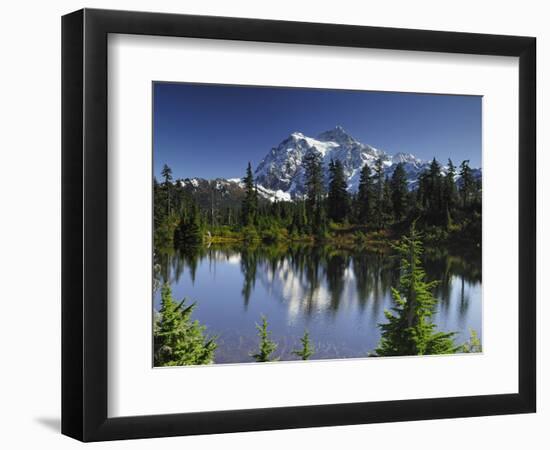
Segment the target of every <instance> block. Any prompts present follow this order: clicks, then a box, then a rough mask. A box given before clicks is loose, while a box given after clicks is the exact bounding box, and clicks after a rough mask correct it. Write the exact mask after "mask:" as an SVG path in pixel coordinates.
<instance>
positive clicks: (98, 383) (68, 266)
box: [62, 9, 536, 441]
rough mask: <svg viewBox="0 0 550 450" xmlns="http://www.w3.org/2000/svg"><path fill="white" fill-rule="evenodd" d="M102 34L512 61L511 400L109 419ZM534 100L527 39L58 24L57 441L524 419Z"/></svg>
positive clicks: (119, 22)
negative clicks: (515, 287)
mask: <svg viewBox="0 0 550 450" xmlns="http://www.w3.org/2000/svg"><path fill="white" fill-rule="evenodd" d="M109 33H123V34H137V35H152V36H181V37H192V38H209V39H224V40H239V41H259V42H280V43H290V44H310V45H326V46H342V47H368V48H378V49H393V50H414V51H429V52H447V53H464V54H478V55H503V56H516V57H519V80H518V82H519V104H518V108H519V142H518V152H519V168H518V170H519V249H518V250H519V261H518V263H519V291H518V293H517V295H518V304H519V321H518V329H519V386H518V393H511V394H500V395H480V396H469V397H452V398H430V399H419V400H401V401H378V402H367V403H347V404H337V405H312V406H300V407H293V406H289V407H278V408H265V409H248V410H234V411H212V412H200V413H182V414H167V415H146V416H134V417H117V418H109V417H108V416H107V395H108V383H107V314H108V313H107V265H108V262H107V192H108V186H107V96H108V92H107V36H108V34H109ZM535 91H536V39H535V38H533V37H518V36H502V35H498V36H497V35H488V34H471V33H457V32H439V31H422V30H409V29H395V28H377V27H363V26H348V25H333V24H320V23H300V22H285V21H271V20H256V19H242V18H226V17H207V16H190V15H175V14H157V13H144V12H128V11H108V10H95V9H83V10H80V11H76V12H74V13H71V14H68V15H66V16H63V18H62V433H63V434H66V435H68V436H71V437H73V438H76V439H79V440H82V441H102V440H113V439H131V438H148V437H160V436H177V435H191V434H211V433H227V432H238V431H254V430H273V429H282V428H299V427H320V426H329V425H349V424H361V423H376V422H397V421H406V420H424V419H437V418H453V417H467V416H484V415H497V414H515V413H530V412H535V408H536V339H535V337H536V310H535V306H536V271H535V264H536V247H535V246H536V154H535V147H536V104H535V100H536V98H535ZM510 295H513V294H512V293H510Z"/></svg>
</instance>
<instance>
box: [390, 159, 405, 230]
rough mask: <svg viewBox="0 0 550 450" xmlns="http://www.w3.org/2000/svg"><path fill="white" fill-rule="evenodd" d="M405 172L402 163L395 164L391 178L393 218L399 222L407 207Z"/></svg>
mask: <svg viewBox="0 0 550 450" xmlns="http://www.w3.org/2000/svg"><path fill="white" fill-rule="evenodd" d="M407 194H408V189H407V174H406V173H405V168H404V165H403V163H399V164H397V166H396V167H395V170H394V171H393V174H392V178H391V202H392V207H393V218H394V220H395V221H396V222H400V221H401V220H402V219H403V217H405V214H406V212H407V211H406V208H407Z"/></svg>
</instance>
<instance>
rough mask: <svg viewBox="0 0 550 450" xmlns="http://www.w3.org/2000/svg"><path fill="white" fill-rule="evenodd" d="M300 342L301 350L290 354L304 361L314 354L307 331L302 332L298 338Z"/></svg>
mask: <svg viewBox="0 0 550 450" xmlns="http://www.w3.org/2000/svg"><path fill="white" fill-rule="evenodd" d="M300 342H301V343H302V348H300V349H298V350H294V351H293V352H292V354H293V355H296V356H298V357H300V359H301V360H302V361H306V360H308V359H309V358H311V357H312V356H313V354H314V353H315V347H314V346H313V344H312V343H311V342H310V340H309V333H308V331H307V330H306V331H305V332H304V335H303V336H302V337H301V338H300Z"/></svg>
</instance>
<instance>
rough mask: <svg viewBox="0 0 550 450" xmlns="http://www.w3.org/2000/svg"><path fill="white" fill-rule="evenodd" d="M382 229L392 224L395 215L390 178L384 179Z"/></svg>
mask: <svg viewBox="0 0 550 450" xmlns="http://www.w3.org/2000/svg"><path fill="white" fill-rule="evenodd" d="M381 209H382V227H385V226H387V225H388V223H390V221H391V218H392V215H393V202H392V188H391V182H390V179H389V177H387V176H386V177H385V178H384V186H383V188H382V206H381Z"/></svg>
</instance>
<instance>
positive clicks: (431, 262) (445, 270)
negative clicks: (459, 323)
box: [423, 249, 481, 319]
mask: <svg viewBox="0 0 550 450" xmlns="http://www.w3.org/2000/svg"><path fill="white" fill-rule="evenodd" d="M423 259H424V261H423V263H424V267H425V270H426V277H427V279H428V280H436V281H438V284H437V286H436V287H435V289H434V295H435V297H436V298H437V299H438V300H439V308H440V310H441V311H446V310H448V308H449V303H450V301H451V287H452V286H453V285H455V286H456V284H454V283H453V278H457V279H459V280H460V293H459V302H458V314H459V317H460V318H461V319H463V318H464V317H465V315H466V313H467V312H468V307H469V303H470V298H469V296H468V295H467V294H466V289H465V285H466V284H469V285H475V284H479V283H481V254H480V253H479V252H469V253H465V254H463V255H460V256H457V255H451V254H449V252H448V251H446V250H436V249H427V250H426V252H425V254H424V258H423Z"/></svg>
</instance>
